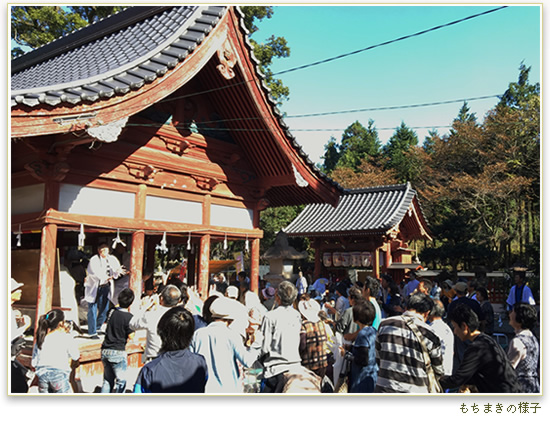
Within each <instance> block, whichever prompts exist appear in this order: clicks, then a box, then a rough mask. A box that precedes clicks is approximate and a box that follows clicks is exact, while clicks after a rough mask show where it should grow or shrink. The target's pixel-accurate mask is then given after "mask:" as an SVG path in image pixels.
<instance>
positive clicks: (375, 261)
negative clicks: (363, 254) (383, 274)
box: [372, 248, 380, 279]
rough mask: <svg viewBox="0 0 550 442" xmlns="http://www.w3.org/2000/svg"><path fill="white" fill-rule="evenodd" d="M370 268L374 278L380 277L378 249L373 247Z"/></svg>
mask: <svg viewBox="0 0 550 442" xmlns="http://www.w3.org/2000/svg"><path fill="white" fill-rule="evenodd" d="M372 270H373V273H374V275H373V276H374V277H375V278H377V279H378V278H380V249H378V248H375V249H374V256H373V257H372Z"/></svg>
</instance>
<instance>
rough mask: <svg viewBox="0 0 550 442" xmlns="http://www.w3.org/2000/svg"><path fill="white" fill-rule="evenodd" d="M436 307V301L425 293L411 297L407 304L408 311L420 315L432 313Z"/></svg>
mask: <svg viewBox="0 0 550 442" xmlns="http://www.w3.org/2000/svg"><path fill="white" fill-rule="evenodd" d="M433 307H434V301H433V299H432V298H430V297H429V296H427V295H424V294H423V293H417V294H414V295H411V297H410V298H409V301H408V302H407V309H408V310H414V311H415V312H418V313H428V312H431V311H432V309H433Z"/></svg>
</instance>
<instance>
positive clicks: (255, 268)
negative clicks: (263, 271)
mask: <svg viewBox="0 0 550 442" xmlns="http://www.w3.org/2000/svg"><path fill="white" fill-rule="evenodd" d="M259 283H260V238H254V239H253V240H252V249H251V253H250V290H251V291H253V292H254V293H258V290H259V289H260V284H259Z"/></svg>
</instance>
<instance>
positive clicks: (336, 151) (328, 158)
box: [321, 137, 340, 174]
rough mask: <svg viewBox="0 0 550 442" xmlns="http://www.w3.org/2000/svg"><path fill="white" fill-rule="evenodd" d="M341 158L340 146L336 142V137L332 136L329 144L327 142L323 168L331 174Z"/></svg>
mask: <svg viewBox="0 0 550 442" xmlns="http://www.w3.org/2000/svg"><path fill="white" fill-rule="evenodd" d="M339 160H340V146H339V145H338V143H336V138H334V137H330V139H329V140H328V142H327V144H325V155H324V156H323V161H324V162H323V164H322V166H321V170H322V171H323V172H324V173H326V174H329V173H330V172H332V171H333V170H334V169H335V168H336V165H337V164H338V161H339Z"/></svg>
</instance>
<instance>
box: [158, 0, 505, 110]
mask: <svg viewBox="0 0 550 442" xmlns="http://www.w3.org/2000/svg"><path fill="white" fill-rule="evenodd" d="M507 7H508V6H501V7H499V8H495V9H491V10H489V11H485V12H480V13H479V14H474V15H470V16H468V17H464V18H461V19H458V20H455V21H452V22H449V23H445V24H443V25H439V26H435V27H433V28H430V29H425V30H423V31H419V32H416V33H414V34H409V35H405V36H402V37H399V38H395V39H393V40H388V41H385V42H383V43H378V44H375V45H372V46H369V47H367V48H363V49H359V50H357V51H353V52H348V53H346V54H341V55H337V56H335V57H331V58H327V59H324V60H320V61H317V62H314V63H309V64H305V65H301V66H297V67H294V68H291V69H287V70H284V71H280V72H276V73H273V74H272V76H275V75H284V74H286V73H289V72H294V71H298V70H301V69H306V68H310V67H312V66H317V65H320V64H324V63H328V62H330V61H334V60H338V59H341V58H345V57H348V56H351V55H356V54H359V53H361V52H365V51H368V50H371V49H375V48H378V47H381V46H385V45H389V44H391V43H396V42H398V41H402V40H406V39H409V38H413V37H418V36H419V35H423V34H426V33H428V32H432V31H436V30H438V29H442V28H445V27H448V26H453V25H456V24H458V23H462V22H464V21H467V20H472V19H474V18H477V17H481V16H483V15H487V14H490V13H493V12H496V11H499V10H501V9H504V8H507ZM255 80H256V79H255V78H253V79H250V80H244V81H240V82H237V83H233V84H229V85H225V86H221V87H217V88H212V89H208V90H205V91H201V92H194V93H191V94H187V95H181V96H178V97H170V98H165V99H163V100H160V102H168V101H174V100H180V99H184V98H190V97H195V96H198V95H202V94H207V93H211V92H217V91H220V90H224V89H229V88H234V87H237V86H241V85H243V84H246V83H249V82H251V81H255Z"/></svg>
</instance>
